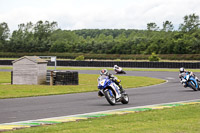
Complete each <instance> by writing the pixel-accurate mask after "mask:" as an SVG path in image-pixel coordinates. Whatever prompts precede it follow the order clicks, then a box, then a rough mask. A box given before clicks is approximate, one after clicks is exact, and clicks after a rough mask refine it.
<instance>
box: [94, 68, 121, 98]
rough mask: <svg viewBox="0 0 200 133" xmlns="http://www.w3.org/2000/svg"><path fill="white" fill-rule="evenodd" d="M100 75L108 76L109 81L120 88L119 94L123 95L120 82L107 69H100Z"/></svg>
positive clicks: (99, 93)
mask: <svg viewBox="0 0 200 133" xmlns="http://www.w3.org/2000/svg"><path fill="white" fill-rule="evenodd" d="M100 75H101V76H102V75H105V76H108V77H109V79H111V80H112V81H113V82H115V83H116V84H117V85H118V86H119V88H120V92H121V93H124V89H123V88H122V85H121V84H120V82H121V80H119V79H118V78H117V77H115V76H114V75H113V74H111V73H109V72H108V70H107V69H102V70H101V71H100ZM98 95H99V96H103V94H102V93H101V91H99V92H98Z"/></svg>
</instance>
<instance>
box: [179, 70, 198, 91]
mask: <svg viewBox="0 0 200 133" xmlns="http://www.w3.org/2000/svg"><path fill="white" fill-rule="evenodd" d="M179 71H180V74H179V78H180V79H181V83H182V75H184V74H186V73H188V74H190V76H192V77H194V78H195V79H196V81H197V82H200V80H199V79H198V78H197V77H196V75H195V74H194V73H193V72H190V71H186V70H185V68H184V67H181V68H180V69H179ZM184 87H187V86H186V85H184Z"/></svg>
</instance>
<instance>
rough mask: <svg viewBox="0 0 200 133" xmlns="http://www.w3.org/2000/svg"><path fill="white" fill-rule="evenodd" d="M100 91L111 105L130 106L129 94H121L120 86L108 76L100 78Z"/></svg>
mask: <svg viewBox="0 0 200 133" xmlns="http://www.w3.org/2000/svg"><path fill="white" fill-rule="evenodd" d="M98 89H99V90H100V91H99V92H100V93H101V95H102V96H105V98H106V99H107V101H108V102H109V103H110V104H111V105H115V104H116V103H117V102H121V103H123V104H128V102H129V97H128V94H126V92H125V91H124V92H123V93H121V92H120V88H119V86H118V85H117V84H115V82H113V81H112V80H110V79H109V78H108V76H100V77H99V78H98Z"/></svg>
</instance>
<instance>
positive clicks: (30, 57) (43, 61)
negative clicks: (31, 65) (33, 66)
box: [12, 56, 47, 63]
mask: <svg viewBox="0 0 200 133" xmlns="http://www.w3.org/2000/svg"><path fill="white" fill-rule="evenodd" d="M22 59H28V60H30V61H32V62H35V63H47V61H46V60H44V59H41V58H40V57H38V56H23V57H21V58H19V59H17V60H14V61H13V62H12V63H15V62H18V61H20V60H22Z"/></svg>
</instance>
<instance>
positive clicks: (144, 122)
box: [9, 104, 200, 133]
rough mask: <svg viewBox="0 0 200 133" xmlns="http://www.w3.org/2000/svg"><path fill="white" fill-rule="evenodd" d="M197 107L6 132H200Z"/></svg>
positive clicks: (197, 105)
mask: <svg viewBox="0 0 200 133" xmlns="http://www.w3.org/2000/svg"><path fill="white" fill-rule="evenodd" d="M199 110H200V104H194V105H184V106H178V107H173V108H165V109H162V110H150V111H144V112H140V113H130V114H125V115H112V116H107V117H101V118H97V119H88V120H81V121H77V122H68V123H62V124H56V125H51V126H41V127H34V128H26V129H20V130H16V131H10V132H9V133H32V132H34V133H55V132H56V133H83V132H85V133H94V132H95V133H103V132H109V133H152V132H153V133H199V132H200V119H199V118H200V113H199Z"/></svg>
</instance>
